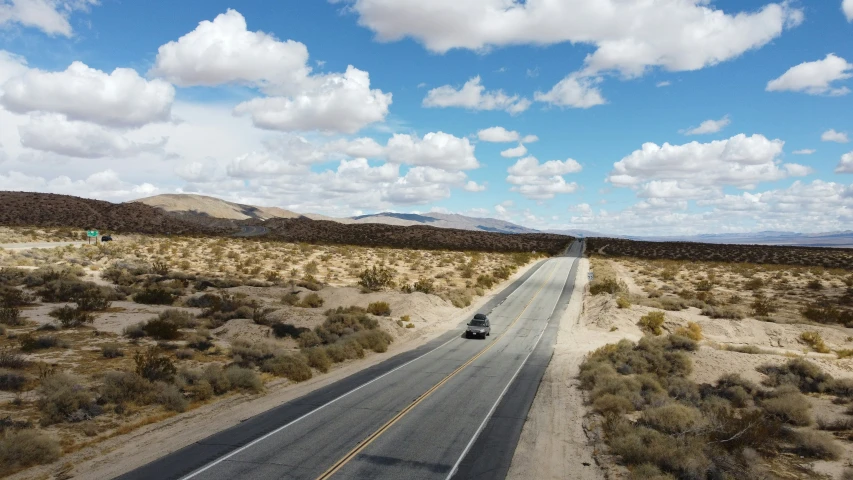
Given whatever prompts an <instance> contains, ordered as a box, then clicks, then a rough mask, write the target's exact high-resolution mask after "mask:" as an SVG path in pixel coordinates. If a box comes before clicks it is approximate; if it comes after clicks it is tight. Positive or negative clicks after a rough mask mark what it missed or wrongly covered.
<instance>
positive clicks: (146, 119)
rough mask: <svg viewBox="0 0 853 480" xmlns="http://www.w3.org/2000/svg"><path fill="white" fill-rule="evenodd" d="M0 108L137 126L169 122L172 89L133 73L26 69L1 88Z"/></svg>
mask: <svg viewBox="0 0 853 480" xmlns="http://www.w3.org/2000/svg"><path fill="white" fill-rule="evenodd" d="M2 89H3V95H2V96H0V104H2V105H3V106H4V107H6V108H7V109H8V110H10V111H12V112H15V113H30V112H42V113H61V114H63V115H65V116H67V117H68V118H69V119H70V120H81V121H87V122H92V123H97V124H99V125H103V126H109V127H128V128H130V127H140V126H142V125H145V124H147V123H151V122H164V121H168V120H170V118H171V107H172V101H173V100H174V98H175V89H174V87H172V86H171V85H170V84H168V83H166V82H164V81H162V80H145V79H144V78H142V77H140V76H139V74H138V73H136V71H135V70H133V69H130V68H117V69H115V70H113V72H112V73H110V74H107V73H105V72H102V71H100V70H96V69H94V68H90V67H88V66H87V65H86V64H84V63H82V62H73V63H72V64H71V65H70V66H69V67H68V68H67V69H66V70H64V71H62V72H45V71H42V70H39V69H30V70H27V71H26V72H24V73H23V74H22V75H20V76H16V77H13V78H11V79H9V80H8V81H6V83H4V84H3V86H2Z"/></svg>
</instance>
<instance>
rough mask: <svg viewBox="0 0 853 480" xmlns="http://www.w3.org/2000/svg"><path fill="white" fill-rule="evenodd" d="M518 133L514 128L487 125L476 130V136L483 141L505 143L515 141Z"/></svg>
mask: <svg viewBox="0 0 853 480" xmlns="http://www.w3.org/2000/svg"><path fill="white" fill-rule="evenodd" d="M519 137H520V135H519V134H518V132H516V131H515V130H507V129H505V128H504V127H489V128H485V129H483V130H480V131H479V132H477V138H479V139H480V140H481V141H484V142H494V143H506V142H517V141H518V139H519Z"/></svg>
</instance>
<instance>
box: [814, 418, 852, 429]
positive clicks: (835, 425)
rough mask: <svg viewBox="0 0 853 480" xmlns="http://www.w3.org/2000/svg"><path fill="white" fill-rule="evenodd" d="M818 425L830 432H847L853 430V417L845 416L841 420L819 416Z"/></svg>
mask: <svg viewBox="0 0 853 480" xmlns="http://www.w3.org/2000/svg"><path fill="white" fill-rule="evenodd" d="M817 427H818V428H819V429H821V430H826V431H830V432H845V431H847V430H853V419H851V418H843V419H840V420H827V419H825V418H821V417H819V418H818V419H817Z"/></svg>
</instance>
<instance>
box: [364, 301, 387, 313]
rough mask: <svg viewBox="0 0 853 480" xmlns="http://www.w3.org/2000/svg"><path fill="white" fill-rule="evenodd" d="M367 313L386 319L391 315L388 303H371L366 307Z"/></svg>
mask: <svg viewBox="0 0 853 480" xmlns="http://www.w3.org/2000/svg"><path fill="white" fill-rule="evenodd" d="M367 311H368V313H371V314H373V315H377V316H380V317H387V316H389V315H391V306H390V305H388V302H372V303H370V304H369V305H368V306H367Z"/></svg>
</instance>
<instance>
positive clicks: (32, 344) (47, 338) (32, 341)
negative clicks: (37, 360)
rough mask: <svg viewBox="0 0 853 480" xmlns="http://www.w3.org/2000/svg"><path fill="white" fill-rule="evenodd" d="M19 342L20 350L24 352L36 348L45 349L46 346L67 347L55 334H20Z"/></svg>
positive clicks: (32, 350)
mask: <svg viewBox="0 0 853 480" xmlns="http://www.w3.org/2000/svg"><path fill="white" fill-rule="evenodd" d="M18 341H19V342H20V343H21V350H23V351H25V352H34V351H36V350H45V349H48V348H54V347H60V348H68V343H66V342H65V341H63V340H61V339H60V338H59V337H57V336H56V335H40V336H35V335H30V334H26V335H21V336H20V337H19V339H18Z"/></svg>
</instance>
